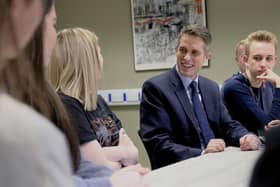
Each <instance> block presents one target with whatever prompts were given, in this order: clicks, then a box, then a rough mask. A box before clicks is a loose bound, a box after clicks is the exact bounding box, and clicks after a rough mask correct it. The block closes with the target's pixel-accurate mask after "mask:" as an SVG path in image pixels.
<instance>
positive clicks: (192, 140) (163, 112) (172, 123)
mask: <svg viewBox="0 0 280 187" xmlns="http://www.w3.org/2000/svg"><path fill="white" fill-rule="evenodd" d="M210 43H211V35H210V33H209V32H208V30H207V29H206V28H205V27H204V26H201V25H190V26H188V27H185V28H183V29H182V31H181V33H180V35H179V38H178V44H177V47H176V57H177V65H176V66H175V67H174V68H173V69H171V70H170V71H168V72H166V73H164V74H161V75H159V76H156V77H154V78H151V79H150V80H147V81H146V82H145V83H144V85H143V89H142V100H141V104H140V130H139V135H140V137H141V139H142V141H143V143H144V146H145V148H146V150H147V153H148V155H149V158H150V161H151V165H152V168H153V169H156V168H159V167H163V166H166V165H169V164H172V163H175V162H178V161H181V160H184V159H188V158H191V157H195V156H199V155H201V154H207V153H214V152H221V151H223V150H224V149H225V147H226V145H235V146H239V145H240V148H241V150H255V149H258V147H259V145H260V141H259V139H258V138H257V137H256V136H255V135H253V134H248V131H247V130H246V129H245V128H244V127H242V126H241V125H240V123H238V122H236V121H233V120H232V119H231V118H230V116H229V114H228V112H227V110H226V108H225V107H224V105H223V102H222V99H221V96H220V92H219V86H218V85H217V84H216V83H215V82H213V81H211V80H209V79H207V78H205V77H203V76H200V75H198V72H199V70H200V69H201V67H202V65H203V63H204V62H205V61H207V60H208V59H209V57H210V52H209V45H210Z"/></svg>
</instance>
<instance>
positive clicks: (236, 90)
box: [223, 30, 280, 135]
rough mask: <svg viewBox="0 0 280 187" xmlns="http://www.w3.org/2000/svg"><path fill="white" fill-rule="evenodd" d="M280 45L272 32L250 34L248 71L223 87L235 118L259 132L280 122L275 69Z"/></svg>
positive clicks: (246, 57) (279, 86) (278, 80)
mask: <svg viewBox="0 0 280 187" xmlns="http://www.w3.org/2000/svg"><path fill="white" fill-rule="evenodd" d="M277 44H278V42H277V38H276V36H275V35H274V34H273V33H271V32H269V31H265V30H259V31H256V32H253V33H251V34H249V36H248V37H247V44H246V48H245V55H244V57H243V61H244V63H245V66H246V69H245V73H244V74H240V75H238V76H235V77H234V78H232V79H231V80H229V81H227V82H226V83H225V85H224V88H223V95H224V101H225V104H226V106H227V108H228V110H229V113H230V115H231V116H232V118H233V119H235V120H238V121H240V122H241V123H242V124H243V125H244V126H245V127H246V128H247V129H248V130H249V131H252V132H254V133H255V134H257V135H261V134H262V131H263V130H264V129H267V128H270V127H273V126H275V125H277V124H279V119H280V77H279V76H278V75H277V74H276V73H274V72H273V71H272V70H273V67H274V66H275V64H276V63H277Z"/></svg>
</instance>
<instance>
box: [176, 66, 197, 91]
mask: <svg viewBox="0 0 280 187" xmlns="http://www.w3.org/2000/svg"><path fill="white" fill-rule="evenodd" d="M175 68H176V72H177V74H178V75H179V77H180V79H181V81H182V82H183V85H184V87H185V90H188V88H189V85H190V84H191V82H192V81H195V82H196V85H198V76H196V78H195V79H194V80H192V79H191V78H189V77H187V76H183V75H181V73H180V72H179V69H178V66H177V64H176V66H175Z"/></svg>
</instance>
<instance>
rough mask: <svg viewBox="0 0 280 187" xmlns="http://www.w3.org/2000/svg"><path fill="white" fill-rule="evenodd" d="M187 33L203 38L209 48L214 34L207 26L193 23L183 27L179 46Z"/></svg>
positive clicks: (178, 42) (179, 37)
mask: <svg viewBox="0 0 280 187" xmlns="http://www.w3.org/2000/svg"><path fill="white" fill-rule="evenodd" d="M185 34H188V35H191V36H196V37H199V38H201V39H202V40H203V42H204V43H205V45H206V48H207V50H208V48H209V46H210V44H211V42H212V36H211V34H210V32H209V31H208V29H207V28H206V27H205V26H203V25H200V24H191V25H187V26H185V27H183V28H182V29H181V32H180V34H179V36H178V41H177V47H178V46H179V44H180V40H181V38H182V36H183V35H185Z"/></svg>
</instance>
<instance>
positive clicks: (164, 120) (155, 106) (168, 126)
mask: <svg viewBox="0 0 280 187" xmlns="http://www.w3.org/2000/svg"><path fill="white" fill-rule="evenodd" d="M166 102H168V101H167V100H166V99H165V98H164V96H163V92H162V91H161V90H160V89H159V88H157V86H156V83H151V82H149V81H148V82H145V83H144V85H143V88H142V100H141V103H140V130H139V135H140V137H141V140H142V141H143V144H144V146H145V148H146V150H147V153H148V155H149V158H150V161H151V165H152V168H153V169H156V168H159V167H162V166H166V165H169V164H172V163H175V162H178V161H181V160H184V159H187V158H191V157H194V156H199V155H200V154H201V152H202V150H201V149H198V148H193V147H190V146H185V145H182V144H178V143H175V142H174V137H173V136H175V135H174V132H173V126H174V125H175V124H173V123H174V122H173V121H172V119H171V117H170V115H172V114H170V112H169V110H168V106H167V104H166ZM173 112H174V111H173Z"/></svg>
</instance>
